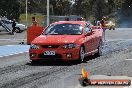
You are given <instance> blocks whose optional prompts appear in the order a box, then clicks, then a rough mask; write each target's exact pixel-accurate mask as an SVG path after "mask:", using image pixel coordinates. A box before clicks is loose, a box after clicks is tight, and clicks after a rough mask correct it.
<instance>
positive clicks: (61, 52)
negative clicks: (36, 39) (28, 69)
mask: <svg viewBox="0 0 132 88" xmlns="http://www.w3.org/2000/svg"><path fill="white" fill-rule="evenodd" d="M79 50H80V47H76V48H72V49H63V48H56V49H44V48H43V49H42V48H41V49H30V50H29V56H30V59H31V60H58V59H59V60H63V61H68V60H77V59H78V58H79ZM44 51H55V55H44Z"/></svg>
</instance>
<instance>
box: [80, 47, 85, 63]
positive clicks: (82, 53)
mask: <svg viewBox="0 0 132 88" xmlns="http://www.w3.org/2000/svg"><path fill="white" fill-rule="evenodd" d="M84 57H85V51H84V47H83V46H81V47H80V51H79V61H80V62H84Z"/></svg>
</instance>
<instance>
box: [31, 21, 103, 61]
mask: <svg viewBox="0 0 132 88" xmlns="http://www.w3.org/2000/svg"><path fill="white" fill-rule="evenodd" d="M102 32H103V31H102V29H92V27H90V25H89V23H87V22H85V21H59V22H55V23H52V24H51V25H50V26H48V27H47V28H45V29H44V31H43V33H42V34H41V35H40V36H38V37H37V38H35V39H34V40H33V41H32V43H31V45H30V49H29V56H30V59H31V60H32V61H33V62H37V61H39V60H54V59H55V60H57V59H60V60H63V61H68V60H80V61H84V57H85V56H88V55H94V54H95V53H97V54H99V55H100V54H101V53H102V50H101V48H102V34H103V33H102Z"/></svg>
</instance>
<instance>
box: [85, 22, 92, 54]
mask: <svg viewBox="0 0 132 88" xmlns="http://www.w3.org/2000/svg"><path fill="white" fill-rule="evenodd" d="M84 33H85V39H84V41H85V53H87V54H89V53H91V51H93V49H94V46H93V44H94V36H93V35H92V29H91V28H90V27H89V25H87V24H86V25H85V27H84Z"/></svg>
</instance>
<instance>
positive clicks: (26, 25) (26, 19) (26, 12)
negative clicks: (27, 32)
mask: <svg viewBox="0 0 132 88" xmlns="http://www.w3.org/2000/svg"><path fill="white" fill-rule="evenodd" d="M26 26H28V21H27V0H26Z"/></svg>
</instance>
